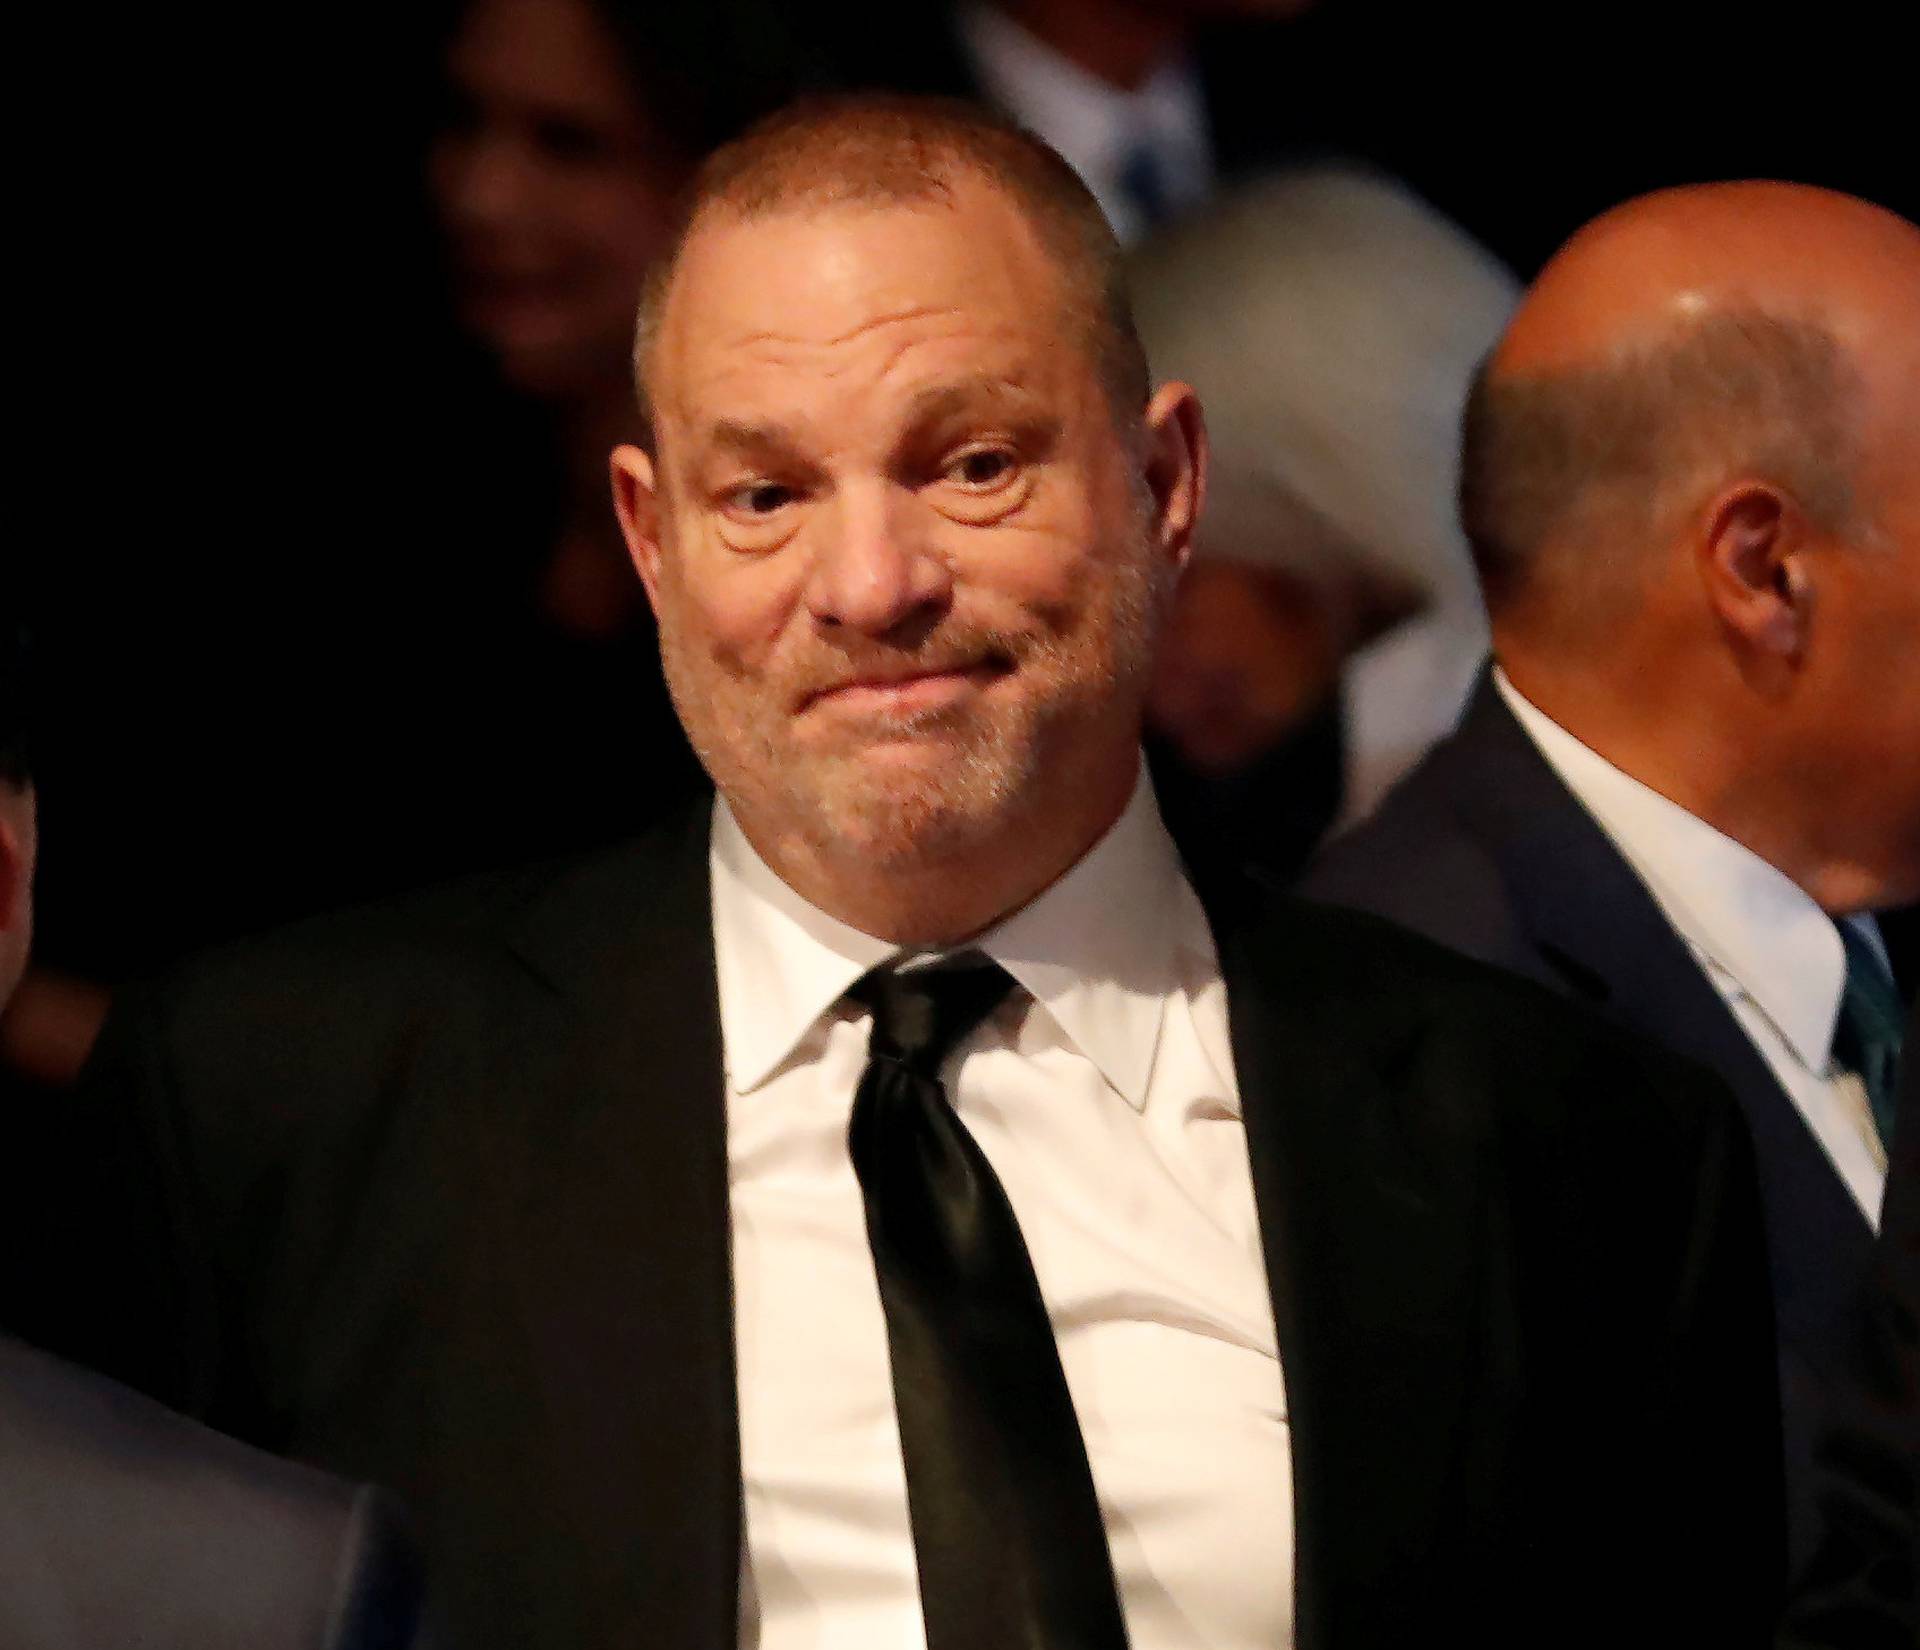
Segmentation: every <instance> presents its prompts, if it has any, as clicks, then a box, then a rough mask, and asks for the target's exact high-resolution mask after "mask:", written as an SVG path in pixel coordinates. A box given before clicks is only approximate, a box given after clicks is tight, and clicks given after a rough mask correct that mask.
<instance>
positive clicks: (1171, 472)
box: [1144, 383, 1207, 574]
mask: <svg viewBox="0 0 1920 1650" xmlns="http://www.w3.org/2000/svg"><path fill="white" fill-rule="evenodd" d="M1144 425H1145V431H1146V454H1145V464H1146V480H1147V489H1148V491H1149V492H1150V493H1151V494H1152V496H1153V530H1154V538H1155V540H1156V542H1157V543H1158V545H1159V547H1160V551H1161V554H1162V557H1163V558H1164V561H1165V563H1166V568H1167V571H1168V573H1169V574H1174V573H1178V572H1179V571H1180V569H1181V568H1183V567H1185V566H1186V565H1187V558H1188V557H1189V556H1191V555H1192V554H1193V534H1194V529H1195V528H1196V527H1197V526H1198V525H1199V523H1200V512H1201V509H1202V508H1203V507H1204V506H1205V503H1206V494H1207V425H1206V419H1205V417H1204V416H1203V415H1202V414H1201V411H1200V397H1199V396H1198V395H1197V394H1195V393H1194V388H1193V386H1192V385H1191V384H1181V383H1172V384H1162V385H1161V386H1160V388H1159V389H1157V390H1155V391H1154V392H1153V399H1152V400H1150V401H1149V402H1148V403H1147V411H1146V416H1145V419H1144Z"/></svg>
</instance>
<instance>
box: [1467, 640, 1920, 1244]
mask: <svg viewBox="0 0 1920 1650" xmlns="http://www.w3.org/2000/svg"><path fill="white" fill-rule="evenodd" d="M1493 681H1494V686H1495V688H1496V689H1497V690H1498V691H1499V694H1500V696H1501V698H1503V699H1504V700H1505V701H1506V703H1507V707H1508V709H1510V710H1511V711H1512V712H1513V714H1514V715H1515V716H1516V717H1517V718H1518V719H1519V722H1520V725H1521V727H1523V728H1524V729H1526V731H1527V734H1528V737H1530V738H1531V739H1532V740H1533V742H1534V744H1535V745H1537V746H1538V747H1539V748H1540V754H1541V755H1542V756H1544V757H1545V758H1546V759H1547V762H1548V764H1549V766H1551V767H1552V768H1553V770H1554V772H1556V773H1557V774H1559V776H1560V777H1561V779H1562V780H1563V781H1564V782H1565V783H1566V786H1567V789H1568V790H1570V791H1572V792H1573V794H1574V795H1575V796H1576V797H1578V798H1579V800H1580V802H1581V804H1582V805H1583V806H1584V807H1585V808H1586V810H1587V812H1588V813H1590V814H1592V815H1593V817H1594V819H1595V821H1596V822H1597V823H1598V824H1599V826H1600V828H1601V829H1602V830H1603V831H1605V832H1606V833H1607V835H1608V836H1609V837H1610V838H1612V840H1613V844H1614V846H1615V847H1616V848H1618V849H1619V850H1620V852H1621V854H1622V855H1623V856H1624V857H1625V859H1626V861H1627V863H1628V864H1629V865H1631V866H1632V867H1633V869H1634V871H1635V872H1636V873H1637V874H1638V875H1639V878H1640V880H1641V881H1642V882H1643V883H1645V884H1646V886H1647V891H1648V892H1649V893H1650V894H1652V895H1653V898H1654V902H1655V903H1656V904H1657V905H1658V906H1659V907H1660V909H1661V910H1662V911H1663V912H1664V913H1665V914H1666V918H1667V921H1668V922H1670V923H1672V924H1673V927H1674V930H1675V931H1676V932H1677V933H1678V934H1679V935H1680V937H1681V939H1683V940H1685V941H1686V943H1687V949H1688V950H1690V951H1691V952H1692V953H1693V956H1694V960H1695V961H1697V962H1698V963H1699V964H1700V966H1701V968H1702V969H1703V970H1704V971H1705V973H1706V975H1707V978H1708V979H1709V980H1711V981H1712V982H1713V985H1714V988H1715V989H1716V990H1718V991H1719V993H1720V995H1721V996H1722V997H1723V998H1725V999H1726V1002H1727V1006H1728V1007H1729V1008H1730V1009H1731V1010H1732V1012H1733V1017H1734V1018H1735V1019H1736V1020H1738V1021H1739V1022H1740V1027H1741V1029H1742V1030H1743V1031H1745V1032H1746V1034H1747V1036H1748V1038H1749V1039H1750V1040H1751V1041H1752V1043H1753V1046H1754V1047H1755V1048H1756V1049H1757V1050H1758V1051H1759V1052H1760V1055H1761V1057H1762V1058H1763V1059H1765V1061H1766V1062H1767V1065H1768V1066H1769V1067H1770V1068H1771V1069H1772V1071H1773V1074H1774V1076H1775V1077H1776V1078H1777V1079H1778V1080H1779V1083H1780V1086H1781V1088H1783V1089H1784V1090H1786V1092H1787V1094H1788V1096H1789V1097H1790V1098H1791V1099H1792V1101H1793V1103H1794V1105H1795V1106H1796V1107H1797V1108H1798V1110H1799V1112H1800V1115H1801V1116H1802V1117H1804V1118H1805V1119H1806V1122H1807V1127H1808V1128H1809V1129H1811V1130H1812V1131H1813V1135H1814V1138H1815V1139H1816V1140H1818V1141H1819V1142H1820V1145H1821V1148H1822V1149H1823V1150H1824V1151H1825V1152H1826V1154H1827V1157H1828V1158H1829V1159H1830V1160H1831V1161H1832V1163H1833V1166H1834V1168H1835V1169H1836V1170H1837V1171H1838V1173H1839V1175H1840V1178H1841V1179H1842V1180H1843V1181H1845V1182H1846V1186H1847V1190H1848V1191H1849V1192H1851V1193H1852V1194H1853V1199H1854V1201H1855V1202H1856V1203H1858V1204H1859V1205H1860V1210H1861V1212H1862V1213H1863V1214H1864V1215H1865V1216H1866V1217H1867V1220H1868V1222H1869V1223H1870V1224H1871V1225H1873V1226H1874V1227H1875V1228H1876V1229H1877V1228H1878V1226H1879V1224H1880V1197H1881V1193H1882V1192H1883V1191H1884V1190H1885V1187H1886V1176H1887V1159H1886V1153H1885V1151H1884V1149H1883V1148H1882V1146H1881V1144H1880V1138H1879V1134H1878V1131H1877V1130H1876V1129H1875V1127H1874V1122H1873V1109H1872V1107H1871V1106H1870V1105H1869V1104H1868V1101H1867V1092H1866V1087H1865V1085H1864V1084H1863V1083H1862V1082H1861V1081H1860V1079H1859V1077H1858V1076H1856V1075H1855V1074H1854V1073H1852V1072H1849V1071H1845V1070H1843V1069H1841V1068H1839V1067H1838V1066H1836V1065H1835V1064H1834V1060H1833V1033H1834V1027H1835V1025H1836V1024H1837V1023H1838V1020H1839V1016H1840V998H1841V993H1842V992H1843V991H1844V989H1845V987H1846V978H1847V961H1846V948H1845V947H1844V946H1843V945H1842V944H1841V941H1840V935H1839V932H1838V930H1837V929H1835V927H1834V926H1833V920H1832V919H1831V918H1830V917H1829V916H1828V915H1827V914H1826V913H1825V912H1824V911H1823V910H1821V908H1820V907H1819V905H1818V904H1816V903H1815V901H1814V899H1813V897H1812V896H1811V895H1810V894H1808V893H1807V892H1806V890H1805V889H1803V888H1802V887H1800V885H1799V884H1798V883H1796V882H1794V881H1793V880H1792V879H1791V878H1790V877H1788V876H1787V875H1786V873H1785V872H1783V871H1780V870H1779V869H1777V868H1776V867H1774V866H1773V865H1770V864H1769V863H1768V862H1767V861H1766V860H1764V859H1762V858H1760V856H1759V855H1758V854H1756V853H1754V852H1753V851H1752V850H1750V849H1748V848H1746V847H1743V846H1742V845H1741V844H1740V843H1738V842H1735V841H1734V840H1733V839H1732V838H1731V837H1729V836H1725V835H1723V834H1722V833H1721V832H1719V831H1717V830H1715V829H1714V828H1713V827H1712V826H1711V825H1709V824H1708V823H1707V822H1706V821H1705V820H1703V819H1700V818H1698V817H1697V816H1696V815H1694V814H1690V813H1688V812H1687V810H1686V809H1685V808H1682V807H1681V806H1680V805H1679V804H1678V803H1676V802H1672V801H1669V800H1668V799H1667V798H1666V797H1664V796H1662V795H1660V794H1659V792H1657V791H1654V790H1651V789H1649V788H1648V787H1647V786H1645V785H1643V784H1641V783H1640V781H1639V780H1637V779H1635V778H1634V777H1633V776H1632V775H1631V774H1627V773H1624V772H1622V771H1621V770H1620V769H1619V768H1616V767H1615V766H1614V765H1613V764H1612V763H1611V762H1609V761H1607V759H1606V758H1605V757H1603V756H1601V755H1600V754H1599V753H1598V752H1597V751H1594V750H1592V749H1590V748H1589V747H1588V746H1586V745H1583V744H1582V743H1581V742H1580V741H1579V740H1578V739H1576V738H1574V736H1573V735H1572V734H1570V733H1568V732H1567V730H1566V729H1565V728H1563V727H1561V726H1560V725H1559V724H1558V723H1557V722H1554V721H1553V720H1552V719H1551V718H1550V717H1548V716H1547V715H1546V713H1545V712H1544V711H1542V710H1541V709H1540V708H1539V707H1538V706H1536V705H1534V704H1532V703H1531V702H1530V701H1528V700H1527V699H1526V698H1524V697H1523V696H1522V695H1521V694H1520V692H1519V690H1518V689H1516V688H1515V687H1514V685H1513V684H1512V683H1511V682H1510V681H1508V680H1507V677H1506V673H1505V672H1504V671H1501V670H1498V669H1496V670H1495V671H1494V673H1493ZM1846 920H1847V921H1848V922H1850V923H1852V924H1854V925H1855V926H1856V927H1857V928H1858V929H1859V930H1860V932H1861V933H1862V934H1863V935H1864V936H1865V937H1866V939H1867V940H1868V942H1869V943H1870V944H1871V945H1872V946H1874V947H1875V948H1876V949H1880V945H1881V942H1880V933H1879V929H1878V928H1877V927H1876V926H1875V924H1874V921H1873V919H1872V918H1871V917H1849V918H1848V919H1846ZM1881 956H1882V958H1883V959H1884V957H1885V952H1884V950H1881Z"/></svg>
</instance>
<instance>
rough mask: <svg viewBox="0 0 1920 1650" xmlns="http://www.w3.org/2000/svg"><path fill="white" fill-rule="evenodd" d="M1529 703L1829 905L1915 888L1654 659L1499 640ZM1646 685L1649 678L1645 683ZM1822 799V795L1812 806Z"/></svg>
mask: <svg viewBox="0 0 1920 1650" xmlns="http://www.w3.org/2000/svg"><path fill="white" fill-rule="evenodd" d="M1498 651H1499V657H1500V662H1501V668H1502V669H1503V670H1505V671H1506V673H1507V677H1508V679H1509V680H1510V681H1511V682H1512V683H1513V685H1514V687H1515V688H1516V689H1517V690H1518V691H1519V693H1520V694H1521V696H1522V697H1523V698H1525V699H1526V700H1527V701H1528V702H1529V703H1531V704H1532V705H1534V706H1536V707H1537V708H1538V709H1539V710H1541V711H1542V712H1544V713H1545V714H1546V715H1547V716H1548V717H1549V718H1550V719H1551V720H1552V721H1554V722H1555V723H1557V724H1558V725H1559V726H1560V727H1562V728H1565V729H1566V731H1567V732H1568V733H1570V734H1572V735H1573V737H1574V738H1576V739H1578V740H1579V741H1580V742H1581V744H1583V745H1585V746H1586V747H1587V748H1588V749H1589V750H1592V751H1594V752H1595V753H1596V754H1598V755H1599V756H1601V757H1603V758H1605V760H1607V761H1608V762H1610V763H1612V764H1613V766H1615V767H1616V768H1618V769H1620V770H1621V772H1623V773H1626V774H1629V775H1631V776H1632V777H1633V778H1634V779H1637V780H1638V781H1639V782H1640V783H1641V784H1643V785H1645V786H1646V787H1647V788H1648V789H1649V790H1651V791H1654V792H1656V793H1658V794H1659V795H1661V796H1663V797H1665V798H1666V799H1667V800H1668V801H1669V802H1672V803H1674V804H1676V805H1677V806H1679V807H1682V808H1684V809H1686V811H1687V812H1688V813H1690V814H1692V815H1693V816H1694V817H1695V818H1696V819H1699V820H1702V821H1704V822H1705V823H1706V824H1708V825H1711V826H1712V827H1713V828H1714V829H1715V830H1716V831H1718V832H1719V833H1720V834H1721V835H1722V836H1725V837H1728V838H1730V839H1731V840H1733V841H1735V842H1737V843H1739V844H1740V845H1741V846H1742V847H1743V848H1745V849H1747V851H1748V852H1750V853H1752V854H1754V855H1756V856H1757V857H1759V858H1760V859H1763V860H1765V861H1766V862H1767V863H1768V864H1769V865H1771V866H1773V867H1774V869H1775V870H1777V871H1779V872H1780V873H1781V874H1782V875H1783V876H1785V877H1787V878H1788V879H1789V880H1790V881H1792V882H1793V883H1794V884H1796V885H1797V886H1798V887H1799V888H1800V889H1801V890H1803V891H1804V892H1805V893H1806V895H1807V896H1808V897H1809V898H1810V899H1812V900H1813V901H1814V903H1815V904H1817V905H1818V906H1819V907H1820V908H1821V909H1822V910H1823V911H1827V912H1829V913H1831V914H1834V915H1840V914H1844V913H1846V912H1851V911H1864V910H1876V909H1884V908H1886V907H1888V906H1891V905H1897V904H1900V903H1903V901H1904V900H1906V899H1909V898H1911V897H1912V896H1913V892H1914V890H1913V889H1912V888H1910V887H1908V886H1907V885H1906V881H1905V879H1902V878H1900V877H1898V876H1896V875H1890V874H1889V873H1888V871H1887V870H1886V868H1885V867H1884V866H1882V865H1880V864H1878V863H1877V862H1876V861H1875V860H1874V858H1873V857H1872V856H1867V855H1862V854H1861V853H1859V852H1858V850H1857V846H1856V845H1855V844H1853V843H1851V842H1848V841H1846V840H1844V837H1845V833H1846V828H1847V826H1848V824H1849V823H1850V821H1849V811H1848V810H1847V809H1846V808H1845V807H1844V806H1840V805H1837V804H1836V803H1835V802H1834V799H1831V798H1824V797H1823V798H1819V799H1815V798H1811V797H1810V796H1809V795H1808V794H1807V793H1808V786H1807V785H1806V784H1805V783H1804V781H1802V780H1799V779H1797V778H1796V777H1795V776H1793V775H1791V774H1788V775H1783V774H1781V773H1780V772H1779V770H1778V766H1777V765H1776V764H1773V763H1770V762H1769V761H1767V760H1766V759H1765V756H1764V754H1763V753H1762V752H1761V751H1760V750H1759V749H1757V748H1756V747H1757V743H1758V742H1757V741H1756V740H1754V739H1753V738H1752V737H1751V731H1752V730H1751V725H1750V724H1745V725H1742V726H1740V727H1738V728H1737V729H1736V728H1735V727H1734V721H1735V720H1737V719H1729V718H1727V717H1724V716H1721V715H1717V714H1716V713H1715V712H1714V710H1713V709H1712V708H1711V702H1710V698H1709V696H1708V695H1706V694H1696V693H1691V692H1689V691H1688V690H1687V688H1686V687H1685V686H1684V685H1683V684H1681V683H1678V682H1677V681H1675V680H1674V678H1673V676H1672V675H1670V674H1668V673H1666V672H1662V671H1659V670H1632V669H1605V670H1602V669H1594V670H1588V669H1585V668H1581V669H1578V670H1572V671H1569V670H1565V669H1561V668H1557V667H1555V666H1552V665H1547V666H1542V665H1541V664H1540V663H1538V662H1537V661H1535V660H1533V659H1532V658H1530V657H1529V656H1528V655H1526V654H1524V653H1515V652H1513V651H1512V650H1510V649H1505V648H1501V649H1499V650H1498ZM1642 684H1644V685H1642ZM1816 800H1817V801H1819V802H1821V803H1823V804H1826V805H1823V806H1818V807H1810V806H1809V803H1810V802H1813V801H1816Z"/></svg>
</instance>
